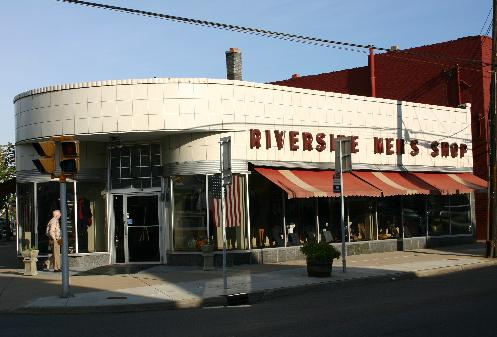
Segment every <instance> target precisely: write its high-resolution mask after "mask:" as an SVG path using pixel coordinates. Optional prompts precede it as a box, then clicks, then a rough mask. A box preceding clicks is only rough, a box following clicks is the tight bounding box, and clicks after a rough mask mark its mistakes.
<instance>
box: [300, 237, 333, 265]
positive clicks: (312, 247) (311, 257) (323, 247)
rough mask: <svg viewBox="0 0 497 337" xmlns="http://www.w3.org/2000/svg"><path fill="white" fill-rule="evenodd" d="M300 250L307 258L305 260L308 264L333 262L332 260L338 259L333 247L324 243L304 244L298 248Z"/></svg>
mask: <svg viewBox="0 0 497 337" xmlns="http://www.w3.org/2000/svg"><path fill="white" fill-rule="evenodd" d="M300 250H301V251H302V253H303V254H304V255H306V256H307V260H308V261H310V262H323V261H329V262H333V260H334V259H338V258H339V257H340V252H339V251H338V250H337V249H336V248H335V247H333V246H332V245H329V244H327V243H326V242H324V241H322V242H315V241H311V242H306V243H304V245H303V246H302V247H300Z"/></svg>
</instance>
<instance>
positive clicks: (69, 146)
mask: <svg viewBox="0 0 497 337" xmlns="http://www.w3.org/2000/svg"><path fill="white" fill-rule="evenodd" d="M60 169H61V171H62V173H63V174H65V175H72V174H76V173H78V171H79V142H78V141H75V140H64V141H61V142H60Z"/></svg>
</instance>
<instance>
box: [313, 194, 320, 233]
mask: <svg viewBox="0 0 497 337" xmlns="http://www.w3.org/2000/svg"><path fill="white" fill-rule="evenodd" d="M314 214H315V216H316V241H317V242H321V231H320V230H319V204H318V198H314Z"/></svg>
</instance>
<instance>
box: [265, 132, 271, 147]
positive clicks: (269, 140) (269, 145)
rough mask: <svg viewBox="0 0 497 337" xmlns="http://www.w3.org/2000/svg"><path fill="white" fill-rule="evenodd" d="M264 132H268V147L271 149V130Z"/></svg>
mask: <svg viewBox="0 0 497 337" xmlns="http://www.w3.org/2000/svg"><path fill="white" fill-rule="evenodd" d="M264 133H265V134H266V149H270V148H271V131H269V130H264Z"/></svg>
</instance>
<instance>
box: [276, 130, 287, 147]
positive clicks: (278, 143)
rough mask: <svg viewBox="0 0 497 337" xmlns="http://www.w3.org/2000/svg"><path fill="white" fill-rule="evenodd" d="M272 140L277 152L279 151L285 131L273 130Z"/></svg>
mask: <svg viewBox="0 0 497 337" xmlns="http://www.w3.org/2000/svg"><path fill="white" fill-rule="evenodd" d="M274 138H276V146H278V150H281V149H282V148H283V145H284V142H285V131H278V130H274Z"/></svg>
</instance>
